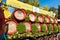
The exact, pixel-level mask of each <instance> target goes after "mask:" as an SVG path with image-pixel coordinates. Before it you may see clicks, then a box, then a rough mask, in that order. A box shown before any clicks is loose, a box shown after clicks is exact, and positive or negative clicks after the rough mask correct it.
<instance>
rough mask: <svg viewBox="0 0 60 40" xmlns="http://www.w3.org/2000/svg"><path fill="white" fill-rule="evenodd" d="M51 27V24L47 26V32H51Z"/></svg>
mask: <svg viewBox="0 0 60 40" xmlns="http://www.w3.org/2000/svg"><path fill="white" fill-rule="evenodd" d="M52 27H53V26H52V24H49V25H48V30H49V32H51V31H52Z"/></svg>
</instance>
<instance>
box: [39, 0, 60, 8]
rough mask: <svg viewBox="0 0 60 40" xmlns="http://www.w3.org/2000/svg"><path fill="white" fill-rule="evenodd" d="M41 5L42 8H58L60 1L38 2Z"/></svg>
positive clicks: (41, 0)
mask: <svg viewBox="0 0 60 40" xmlns="http://www.w3.org/2000/svg"><path fill="white" fill-rule="evenodd" d="M38 1H39V3H40V6H41V7H43V6H47V7H48V8H50V7H52V6H53V7H55V8H58V5H60V0H38Z"/></svg>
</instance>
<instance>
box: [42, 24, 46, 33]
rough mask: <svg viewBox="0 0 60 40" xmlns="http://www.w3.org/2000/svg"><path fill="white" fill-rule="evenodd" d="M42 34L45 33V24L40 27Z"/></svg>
mask: <svg viewBox="0 0 60 40" xmlns="http://www.w3.org/2000/svg"><path fill="white" fill-rule="evenodd" d="M42 32H46V26H45V24H43V25H42Z"/></svg>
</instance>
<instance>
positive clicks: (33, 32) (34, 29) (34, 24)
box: [5, 9, 60, 40]
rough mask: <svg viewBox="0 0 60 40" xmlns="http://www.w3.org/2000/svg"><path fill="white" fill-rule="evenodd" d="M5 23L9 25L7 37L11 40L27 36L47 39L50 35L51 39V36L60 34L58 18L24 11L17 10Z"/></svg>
mask: <svg viewBox="0 0 60 40" xmlns="http://www.w3.org/2000/svg"><path fill="white" fill-rule="evenodd" d="M5 22H6V23H5V24H8V25H7V26H8V31H7V36H8V38H9V39H11V38H17V37H18V38H20V37H26V36H27V37H40V36H44V38H46V35H50V36H49V38H50V39H51V37H52V35H51V34H54V33H58V32H60V25H59V24H58V21H57V18H53V17H50V16H48V15H43V14H41V13H36V12H32V11H29V10H24V9H15V11H14V12H13V14H12V15H11V17H10V19H7V20H6V21H5ZM50 39H49V40H50ZM47 40H48V39H47Z"/></svg>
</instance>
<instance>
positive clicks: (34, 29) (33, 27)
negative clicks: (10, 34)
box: [32, 24, 38, 33]
mask: <svg viewBox="0 0 60 40" xmlns="http://www.w3.org/2000/svg"><path fill="white" fill-rule="evenodd" d="M36 32H38V28H37V26H36V25H35V24H32V33H36Z"/></svg>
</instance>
